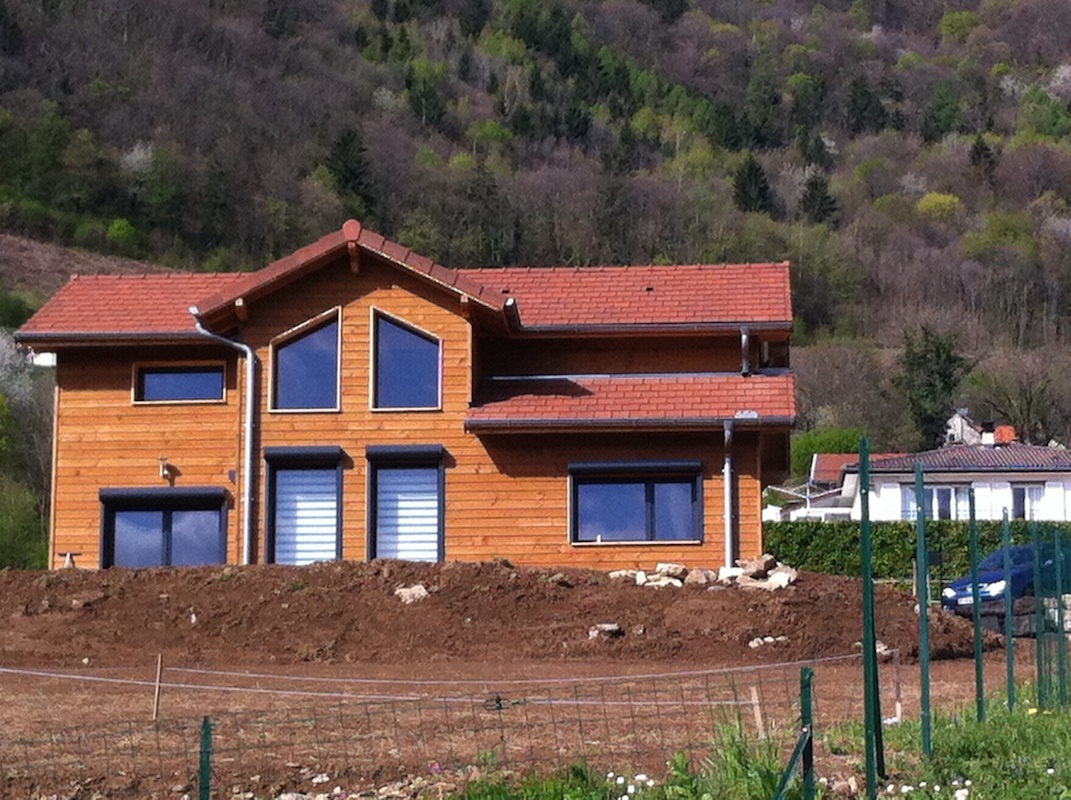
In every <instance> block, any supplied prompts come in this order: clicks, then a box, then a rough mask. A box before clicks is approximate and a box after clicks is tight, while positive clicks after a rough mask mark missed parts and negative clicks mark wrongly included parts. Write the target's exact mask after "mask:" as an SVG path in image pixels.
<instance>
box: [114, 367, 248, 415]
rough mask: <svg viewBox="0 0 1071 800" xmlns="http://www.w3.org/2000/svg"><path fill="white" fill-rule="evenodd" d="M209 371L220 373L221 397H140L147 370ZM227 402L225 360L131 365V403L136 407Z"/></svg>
mask: <svg viewBox="0 0 1071 800" xmlns="http://www.w3.org/2000/svg"><path fill="white" fill-rule="evenodd" d="M209 369H211V370H213V371H214V370H216V369H218V370H219V372H220V378H221V381H220V384H221V391H220V396H219V397H204V398H197V399H188V400H187V399H183V398H172V399H165V400H144V399H140V398H139V397H138V395H139V393H140V392H139V390H140V389H141V388H142V381H141V376H142V374H143V372H144V371H146V370H167V371H173V372H179V371H182V370H189V371H191V372H194V371H202V372H207V371H208V370H209ZM226 402H227V362H226V361H223V360H215V359H213V360H210V361H135V362H134V363H133V364H132V365H131V378H130V403H131V405H135V406H164V405H166V406H172V405H183V406H185V405H224V404H226Z"/></svg>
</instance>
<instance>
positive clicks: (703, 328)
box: [510, 310, 792, 339]
mask: <svg viewBox="0 0 1071 800" xmlns="http://www.w3.org/2000/svg"><path fill="white" fill-rule="evenodd" d="M522 313H523V310H522ZM741 328H747V329H748V330H749V331H750V332H751V333H783V334H784V335H785V337H786V338H787V336H788V334H790V333H791V332H792V322H791V321H782V320H774V321H765V322H684V323H637V324H634V325H525V324H524V323H523V322H522V321H520V320H519V319H518V320H517V321H512V320H511V325H510V331H511V333H513V334H514V335H515V336H517V337H519V338H542V339H552V338H558V337H563V336H568V337H570V338H575V337H580V338H585V337H599V338H607V337H611V338H612V337H615V336H621V337H626V336H703V335H708V336H726V335H733V336H737V335H739V334H740V330H741Z"/></svg>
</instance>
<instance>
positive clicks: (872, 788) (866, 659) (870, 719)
mask: <svg viewBox="0 0 1071 800" xmlns="http://www.w3.org/2000/svg"><path fill="white" fill-rule="evenodd" d="M869 450H870V443H869V441H867V439H866V438H865V437H864V438H863V440H862V441H861V442H860V443H859V502H860V504H861V508H862V518H861V520H860V525H859V533H860V545H861V549H862V561H863V727H864V730H865V734H864V738H865V749H866V794H867V797H868V798H869V800H875V799H876V798H877V793H878V766H877V750H878V744H877V742H878V730H879V729H880V728H881V719H880V717H879V713H880V712H879V711H878V710H877V708H876V705H875V703H874V700H875V696H876V695H875V692H874V691H873V688H874V687H875V686H876V685H877V682H878V664H877V655H876V653H875V652H874V650H875V646H876V642H877V637H876V635H875V632H874V565H873V563H872V561H873V555H872V553H871V541H870V536H871V533H870V452H869Z"/></svg>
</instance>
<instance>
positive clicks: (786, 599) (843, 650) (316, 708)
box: [0, 561, 1002, 800]
mask: <svg viewBox="0 0 1071 800" xmlns="http://www.w3.org/2000/svg"><path fill="white" fill-rule="evenodd" d="M417 583H420V584H422V585H424V586H425V587H426V588H427V590H428V592H429V595H428V597H427V598H425V599H424V600H421V601H418V602H415V603H412V604H410V605H406V604H404V603H402V601H401V600H400V599H399V598H398V597H397V596H395V594H394V592H395V590H396V589H397V588H399V587H406V586H412V585H413V584H417ZM861 605H862V603H861V583H860V581H858V580H850V579H845V578H836V577H830V576H826V575H820V574H814V573H806V572H804V573H801V575H800V578H799V581H798V582H797V583H796V584H794V585H792V586H790V587H788V588H787V589H783V590H779V591H774V592H769V591H766V590H762V589H754V588H750V589H745V588H739V587H721V586H718V587H706V586H685V587H683V588H680V589H674V588H664V589H653V588H649V587H642V586H636V585H635V584H634V583H632V582H630V581H626V580H613V579H610V578H609V577H608V576H607V575H606V574H604V573H600V572H595V571H590V570H560V571H559V570H538V569H526V568H519V567H515V566H513V565H511V564H509V563H508V562H505V561H497V562H489V563H480V564H473V563H446V564H418V563H411V562H398V561H374V562H371V563H354V562H335V563H322V564H315V565H312V566H308V567H283V566H271V565H260V566H252V567H234V566H226V567H205V568H195V569H190V568H182V569H146V570H123V569H112V570H107V571H88V570H86V571H82V570H63V571H58V572H51V573H41V572H18V571H11V570H6V571H0V619H2V620H3V621H4V624H3V625H2V626H0V707H2V708H3V709H4V726H3V731H2V732H0V798H5V797H41V796H47V797H52V796H56V797H66V798H78V800H91V799H92V798H94V797H97V798H99V797H102V796H103V797H109V798H111V797H115V798H145V797H158V798H176V800H177V798H179V797H181V796H182V795H183V794H191V796H192V793H191V792H190V787H192V786H195V785H196V772H197V750H196V742H197V740H198V736H199V733H198V726H199V724H200V718H201V716H202V715H208V716H211V717H212V719H213V720H214V724H215V725H216V736H217V740H216V748H217V758H216V761H215V762H214V766H213V774H214V775H215V777H216V779H217V780H218V782H219V784H218V785H219V786H220V788H221V791H222V792H223V793H224V795H225V794H228V793H231V790H232V789H234V790H235V791H246V790H248V791H252V792H254V796H256V797H276V796H278V793H279V792H281V791H283V790H284V789H296V790H301V791H304V792H312V793H315V792H316V791H324V790H325V789H326V790H328V791H329V790H330V789H331V788H333V787H334V786H335V785H342V786H344V787H346V788H347V789H348V790H354V791H365V792H370V793H371V794H372V795H374V794H376V792H377V791H379V795H378V796H383V794H382V792H383V791H388V795H389V796H396V797H410V796H412V797H415V796H416V795H417V794H420V793H426V790H422V789H421V788H420V787H421V786H427V784H426V783H422V781H432V782H438V783H441V782H443V781H445V782H446V786H445V790H449V786H450V785H453V784H456V783H457V782H459V781H464V780H467V779H469V778H471V777H472V775H473V774H475V773H473V772H472V765H473V764H475V763H477V762H478V761H479V760H480V754H487V753H491V754H493V755H494V757H495V758H496V759H501V761H500V763H503V764H505V765H507V766H511V767H514V768H522V769H523V768H527V767H529V766H543V767H546V766H548V765H549V766H553V765H555V764H558V765H562V764H566V763H575V761H576V760H578V759H585V760H587V761H588V762H589V763H591V764H592V765H593V766H599V767H601V768H612V769H618V770H621V769H624V768H625V765H628V764H631V765H632V766H633V767H635V768H643V769H647V770H650V771H652V774H655V775H659V774H660V770H661V769H663V768H664V767H663V766H662V765H664V761H665V759H666V758H667V757H668V756H669V755H671V754H672V753H673V752H676V751H678V750H681V749H683V750H686V751H689V752H692V753H694V754H695V755H696V757H699V758H701V757H703V754H704V752H709V750H706V751H705V750H704V748H709V746H710V736H711V731H712V730H713V729H714V728H715V727H716V726H717V723H718V720H719V719H724V718H726V715H729V716H730V717H731V716H732V715H735V714H742V715H743V718H744V720H745V721H746V722H747V724H748V726H749V727H751V728H752V729H753V730H754V729H755V728H756V727H757V726H759V725H762V726H764V727H765V729H766V730H771V729H776V730H780V731H782V732H783V735H784V736H785V737H788V738H786V741H788V740H789V739H791V738H794V736H795V733H794V726H795V725H797V724H798V714H799V709H798V700H799V674H800V673H799V664H798V663H796V662H800V661H808V662H813V665H814V667H815V673H816V678H815V698H816V704H817V705H816V711H817V714H818V723H819V725H820V726H822V727H824V726H826V725H828V724H830V723H832V722H834V721H839V720H843V719H861V718H862V713H863V709H862V670H861V665H860V660H859V659H858V658H857V657H852V654H857V653H858V652H859V650H858V648H857V647H856V643H857V642H858V641H859V639H860V638H861V636H860V634H861V630H862V618H861ZM876 605H877V634H878V638H879V639H881V641H883V642H884V643H885V644H886V645H887V646H888V647H890V648H893V649H897V650H899V651H900V653H901V656H902V660H903V661H904V662H905V663H904V666H903V668H902V669H901V668H900V667H896V666H895V664H890V665H887V666H886V667H883V670H882V694H883V696H884V698H885V699H884V700H883V703H884V704H885V705H884V710H883V714H884V715H885V716H888V715H890V714H892V713H894V708H895V704H896V701H897V700H898V699H902V706H903V709H904V713H905V714H906V715H908V716H911V715H913V714H917V706H918V694H917V685H918V681H917V669H915V668H914V667H912V666H910V662H911V661H913V660H914V659H915V657H916V656H917V651H918V648H917V630H918V618H917V616H916V613H915V601H914V598H912V597H911V596H910V595H908V594H905V593H903V592H899V591H896V590H894V589H891V588H888V587H878V588H877V598H876ZM608 622H614V623H617V624H618V625H619V626H620V627H621V628H622V630H623V631H624V634H623V635H622V636H619V637H616V638H610V639H606V638H601V637H600V638H590V637H589V629H590V628H591V627H592V626H593V625H596V624H598V623H608ZM763 636H771V637H778V636H783V637H785V640H784V641H776V642H772V643H766V644H763V645H761V646H759V647H750V646H749V642H751V641H752V640H753V639H755V638H757V637H763ZM987 641H988V644H989V645H990V646H993V645H995V644H997V643H998V641H999V640H998V639H997V638H996V637H990V638H989V639H988V640H987ZM931 642H932V649H933V653H934V655H935V656H937V657H938V658H940V659H943V660H942V661H941V662H939V663H937V664H935V667H934V681H933V691H934V697H935V702H936V703H938V704H940V703H941V702H954V703H957V704H962V703H963V702H965V701H966V700H967V699H969V697H970V696H971V691H972V689H973V666H972V661H971V660H970V658H969V657H970V655H971V654H972V653H973V634H972V630H971V626H970V624H969V622H968V621H967V620H965V619H962V618H959V617H954V616H951V615H946V614H941V613H936V614H933V615H932V622H931ZM991 655H992V656H993V657H996V656H998V655H1002V653H1001V654H998V653H993V654H991ZM158 656H159V657H161V659H162V663H163V664H164V665H165V672H164V676H163V679H162V681H163V686H164V693H163V699H162V703H161V711H160V717H159V720H158V721H156V722H153V721H152V718H151V714H150V709H151V706H152V698H153V685H154V673H155V667H156V663H157V657H158ZM993 663H994V665H995V666H999V664H997V662H996V661H994V662H993ZM998 677H999V676H997V674H996V672H995V671H993V670H991V674H990V680H995V679H997V678H998ZM938 707H940V705H938ZM789 746H790V744H789ZM820 757H821V759H822V765H821V768H822V770H823V773H822V774H826V775H830V776H834V775H837V776H841V777H846V776H848V775H851V774H853V773H854V772H855V771H856V765H855V764H854V763H851V762H849V761H845V760H844V759H841V758H840V757H837V756H833V755H830V754H827V753H820ZM323 775H326V776H329V779H330V784H329V785H326V786H323V787H319V786H318V785H317V784H316V783H315V782H314V779H317V780H318V779H319V778H318V777H317V776H323ZM325 780H326V779H325ZM391 787H393V788H391ZM437 791H438V790H437ZM391 793H393V794H391ZM440 794H441V792H440ZM221 796H223V795H221Z"/></svg>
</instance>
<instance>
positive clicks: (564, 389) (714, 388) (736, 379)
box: [465, 374, 796, 431]
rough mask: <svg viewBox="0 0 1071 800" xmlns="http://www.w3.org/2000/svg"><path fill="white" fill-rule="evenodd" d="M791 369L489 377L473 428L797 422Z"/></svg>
mask: <svg viewBox="0 0 1071 800" xmlns="http://www.w3.org/2000/svg"><path fill="white" fill-rule="evenodd" d="M795 415H796V399H795V383H794V378H793V376H792V375H790V374H784V375H753V376H751V377H748V378H745V377H743V376H740V375H726V374H710V375H674V374H665V375H613V376H577V377H553V378H495V379H492V380H486V381H484V382H483V383H482V384H481V386H480V394H479V396H478V397H477V400H476V403H475V404H474V406H473V407H472V408H471V409H469V413H468V415H467V417H466V419H465V424H466V427H467V428H469V429H470V430H487V431H493V430H499V431H511V430H514V431H516V430H526V429H541V430H542V429H546V428H548V427H562V428H600V427H619V428H644V427H646V428H681V427H684V428H687V427H692V428H709V427H721V426H722V425H723V424H724V422H725V420H728V419H735V420H738V421H739V422H740V424H742V425H747V424H763V423H765V424H769V423H778V424H790V423H791V422H792V421H793V420H794V418H795Z"/></svg>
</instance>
